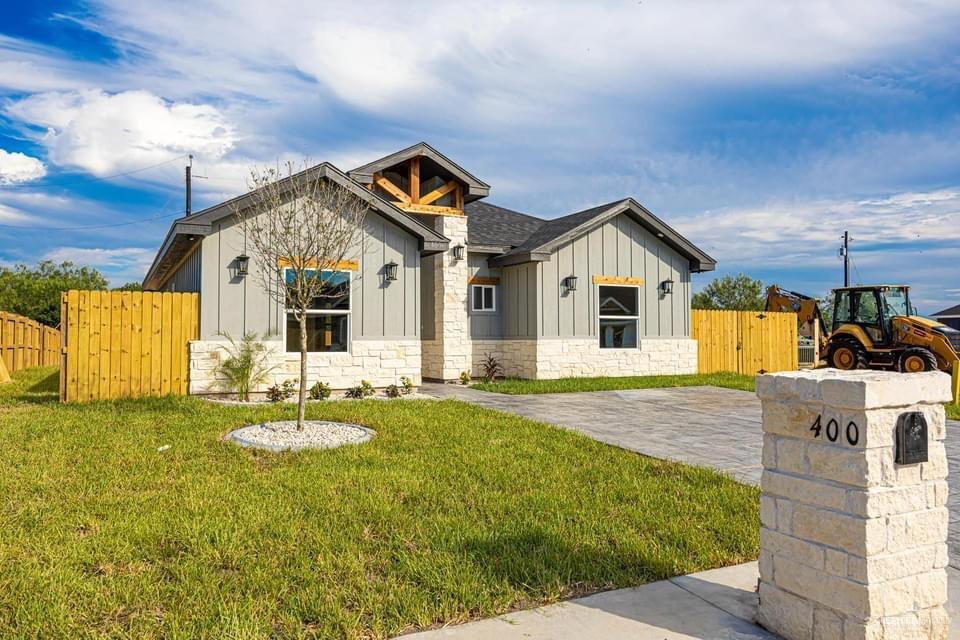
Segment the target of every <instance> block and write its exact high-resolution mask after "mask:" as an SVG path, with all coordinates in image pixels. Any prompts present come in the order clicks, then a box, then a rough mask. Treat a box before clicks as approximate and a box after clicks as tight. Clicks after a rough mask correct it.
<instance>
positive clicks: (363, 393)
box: [347, 380, 376, 400]
mask: <svg viewBox="0 0 960 640" xmlns="http://www.w3.org/2000/svg"><path fill="white" fill-rule="evenodd" d="M374 393H376V390H375V389H374V388H373V385H372V384H370V383H369V382H367V381H366V380H361V381H360V384H358V385H357V386H355V387H351V388H349V389H347V397H348V398H353V399H354V400H362V399H363V398H369V397H370V396H372V395H373V394H374Z"/></svg>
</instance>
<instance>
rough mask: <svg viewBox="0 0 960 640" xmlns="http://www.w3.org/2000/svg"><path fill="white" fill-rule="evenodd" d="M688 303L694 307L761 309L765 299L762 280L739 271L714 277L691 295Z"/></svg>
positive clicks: (763, 306) (742, 309) (738, 309)
mask: <svg viewBox="0 0 960 640" xmlns="http://www.w3.org/2000/svg"><path fill="white" fill-rule="evenodd" d="M690 304H691V306H692V307H693V308H694V309H732V310H735V311H762V310H763V309H764V308H765V307H766V305H767V300H766V298H765V297H764V295H763V282H762V281H760V280H754V279H753V278H751V277H750V276H748V275H746V274H745V273H740V274H737V275H736V276H723V277H722V278H715V279H714V280H713V282H711V283H710V284H708V285H707V286H706V287H704V288H703V291H701V292H700V293H696V294H694V295H693V298H692V299H691V301H690Z"/></svg>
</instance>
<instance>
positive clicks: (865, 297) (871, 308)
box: [854, 291, 880, 324]
mask: <svg viewBox="0 0 960 640" xmlns="http://www.w3.org/2000/svg"><path fill="white" fill-rule="evenodd" d="M856 297H857V302H856V304H855V305H854V308H855V309H856V317H855V318H854V322H856V323H858V324H877V323H879V322H880V314H879V311H878V310H877V296H876V294H875V293H874V292H873V291H858V292H857V293H856Z"/></svg>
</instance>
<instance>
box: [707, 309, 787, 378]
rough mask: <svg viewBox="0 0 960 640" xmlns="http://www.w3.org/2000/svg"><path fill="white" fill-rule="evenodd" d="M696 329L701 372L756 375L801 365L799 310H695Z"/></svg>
mask: <svg viewBox="0 0 960 640" xmlns="http://www.w3.org/2000/svg"><path fill="white" fill-rule="evenodd" d="M692 329H693V337H694V338H696V339H697V359H698V363H699V371H700V373H715V372H717V371H735V372H737V373H744V374H747V375H755V374H758V373H769V372H771V371H794V370H796V369H797V368H798V362H797V355H798V354H797V314H795V313H781V312H770V311H707V310H703V309H694V310H693V314H692Z"/></svg>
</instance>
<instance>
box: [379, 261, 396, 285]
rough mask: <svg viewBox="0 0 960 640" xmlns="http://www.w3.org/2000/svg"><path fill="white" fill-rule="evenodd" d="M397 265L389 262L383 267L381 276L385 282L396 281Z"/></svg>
mask: <svg viewBox="0 0 960 640" xmlns="http://www.w3.org/2000/svg"><path fill="white" fill-rule="evenodd" d="M397 266H398V265H397V263H396V262H394V261H393V260H391V261H390V262H388V263H387V264H385V265H383V276H384V278H386V279H387V280H396V279H397Z"/></svg>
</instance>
